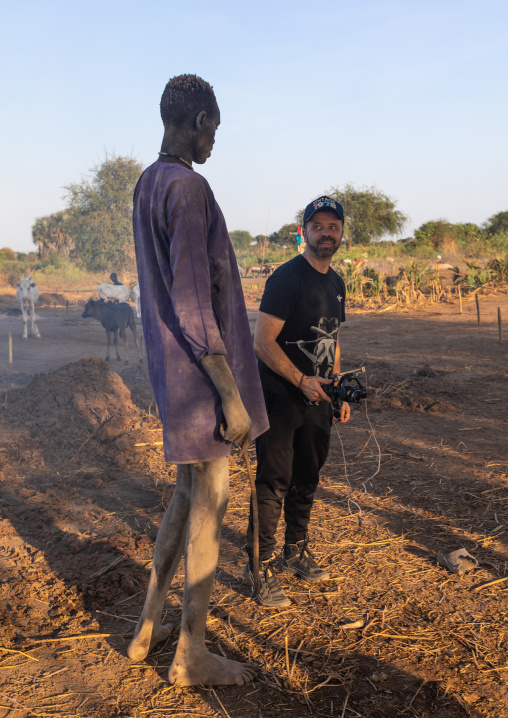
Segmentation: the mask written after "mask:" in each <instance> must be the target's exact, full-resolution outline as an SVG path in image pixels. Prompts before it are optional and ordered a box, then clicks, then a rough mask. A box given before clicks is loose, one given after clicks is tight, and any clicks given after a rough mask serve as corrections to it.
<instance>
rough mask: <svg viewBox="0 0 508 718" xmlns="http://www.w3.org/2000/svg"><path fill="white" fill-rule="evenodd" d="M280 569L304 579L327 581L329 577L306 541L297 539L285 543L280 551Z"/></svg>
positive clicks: (311, 581) (310, 581)
mask: <svg viewBox="0 0 508 718" xmlns="http://www.w3.org/2000/svg"><path fill="white" fill-rule="evenodd" d="M282 570H283V571H284V573H291V574H292V575H293V576H298V577H299V578H302V579H303V580H304V581H308V582H309V583H314V582H315V581H327V580H328V579H329V578H330V574H329V573H328V571H324V570H323V569H322V568H321V567H320V566H318V565H317V563H316V562H315V560H314V556H313V554H312V551H311V550H310V549H309V547H308V546H307V541H306V540H303V541H298V542H297V543H296V544H286V545H285V546H284V550H283V551H282Z"/></svg>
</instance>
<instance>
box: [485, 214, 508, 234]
mask: <svg viewBox="0 0 508 718" xmlns="http://www.w3.org/2000/svg"><path fill="white" fill-rule="evenodd" d="M484 227H485V231H486V232H487V234H488V235H489V236H492V235H493V234H502V233H503V232H508V212H498V213H497V214H494V215H492V217H490V218H489V219H488V220H487V221H486V222H485V225H484Z"/></svg>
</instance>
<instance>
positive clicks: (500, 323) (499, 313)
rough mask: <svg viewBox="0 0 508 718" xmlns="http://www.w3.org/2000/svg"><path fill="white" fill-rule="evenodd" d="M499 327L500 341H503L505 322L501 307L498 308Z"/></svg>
mask: <svg viewBox="0 0 508 718" xmlns="http://www.w3.org/2000/svg"><path fill="white" fill-rule="evenodd" d="M497 329H498V332H499V343H500V344H502V343H503V322H502V321H501V307H498V308H497Z"/></svg>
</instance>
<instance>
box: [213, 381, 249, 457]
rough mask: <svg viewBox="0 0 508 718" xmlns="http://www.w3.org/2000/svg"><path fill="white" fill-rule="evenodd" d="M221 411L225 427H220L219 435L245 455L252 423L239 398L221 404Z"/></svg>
mask: <svg viewBox="0 0 508 718" xmlns="http://www.w3.org/2000/svg"><path fill="white" fill-rule="evenodd" d="M222 411H223V412H224V418H225V420H226V426H221V429H220V433H221V434H222V437H223V438H224V439H226V441H231V443H233V444H237V445H238V446H239V447H240V453H241V454H245V452H246V451H247V449H248V448H249V444H250V431H251V427H252V422H251V420H250V418H249V415H248V414H247V412H246V411H245V407H244V405H243V402H242V400H241V399H240V396H239V395H238V397H236V398H235V399H233V400H232V401H230V402H229V401H228V402H222Z"/></svg>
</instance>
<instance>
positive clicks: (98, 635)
mask: <svg viewBox="0 0 508 718" xmlns="http://www.w3.org/2000/svg"><path fill="white" fill-rule="evenodd" d="M129 635H130V636H132V635H133V634H132V633H130V634H129V633H83V634H82V635H80V636H60V638H41V639H40V640H38V641H35V643H58V642H59V641H82V640H86V639H88V638H108V637H109V636H129ZM30 650H33V649H30Z"/></svg>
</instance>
